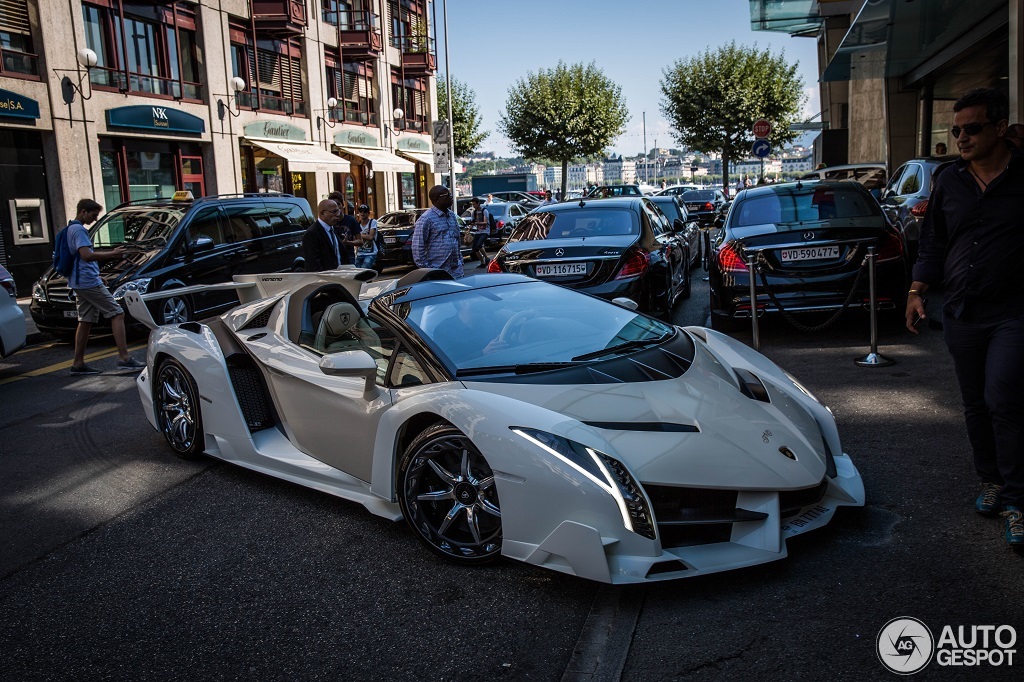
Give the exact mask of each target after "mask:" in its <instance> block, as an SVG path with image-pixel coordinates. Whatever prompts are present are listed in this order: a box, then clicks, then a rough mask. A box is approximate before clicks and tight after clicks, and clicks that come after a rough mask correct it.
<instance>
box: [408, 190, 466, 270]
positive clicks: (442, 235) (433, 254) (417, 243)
mask: <svg viewBox="0 0 1024 682" xmlns="http://www.w3.org/2000/svg"><path fill="white" fill-rule="evenodd" d="M428 196H429V197H430V203H431V204H433V208H429V209H427V210H426V211H425V212H424V213H423V215H421V216H420V218H419V220H417V221H416V227H414V228H413V233H412V259H413V261H414V262H415V263H416V267H418V268H436V269H439V270H447V271H448V272H449V273H451V276H452V277H454V278H455V279H460V278H461V277H462V276H463V275H464V273H463V270H462V248H461V247H462V231H461V230H460V229H459V221H458V220H457V219H456V217H455V214H454V213H453V212H452V211H451V207H452V193H451V192H449V191H448V188H447V187H444V186H443V185H434V186H433V187H432V188H431V189H430V193H429V195H428Z"/></svg>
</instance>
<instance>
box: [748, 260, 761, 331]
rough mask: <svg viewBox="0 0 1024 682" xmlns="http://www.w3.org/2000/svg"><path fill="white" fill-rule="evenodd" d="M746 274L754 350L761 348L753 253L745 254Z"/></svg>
mask: <svg viewBox="0 0 1024 682" xmlns="http://www.w3.org/2000/svg"><path fill="white" fill-rule="evenodd" d="M747 276H748V277H749V278H750V324H751V330H752V331H753V334H754V350H756V351H760V350H761V334H760V332H759V330H758V328H757V281H756V280H755V279H754V254H752V253H750V254H747Z"/></svg>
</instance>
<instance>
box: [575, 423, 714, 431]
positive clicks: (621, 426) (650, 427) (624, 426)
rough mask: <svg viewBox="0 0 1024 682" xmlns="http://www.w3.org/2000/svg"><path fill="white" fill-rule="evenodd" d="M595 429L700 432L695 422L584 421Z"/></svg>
mask: <svg viewBox="0 0 1024 682" xmlns="http://www.w3.org/2000/svg"><path fill="white" fill-rule="evenodd" d="M583 423H584V424H586V425H587V426H593V427H594V428H595V429H607V430H609V431H649V432H660V433H700V429H699V428H697V427H696V426H694V425H693V424H671V423H666V422H583Z"/></svg>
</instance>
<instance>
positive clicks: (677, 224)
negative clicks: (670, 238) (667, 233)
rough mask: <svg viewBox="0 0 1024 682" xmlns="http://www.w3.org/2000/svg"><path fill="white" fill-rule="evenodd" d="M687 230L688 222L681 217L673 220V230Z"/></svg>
mask: <svg viewBox="0 0 1024 682" xmlns="http://www.w3.org/2000/svg"><path fill="white" fill-rule="evenodd" d="M685 230H686V223H685V222H683V221H682V220H680V219H679V218H676V219H675V220H673V221H672V231H673V232H683V231H685Z"/></svg>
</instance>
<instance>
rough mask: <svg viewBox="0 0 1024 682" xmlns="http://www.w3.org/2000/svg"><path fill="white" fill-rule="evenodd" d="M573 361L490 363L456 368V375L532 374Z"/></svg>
mask: <svg viewBox="0 0 1024 682" xmlns="http://www.w3.org/2000/svg"><path fill="white" fill-rule="evenodd" d="M575 364H577V363H575V362H527V363H524V364H521V365H491V366H489V367H467V368H465V369H460V370H456V372H455V376H456V377H472V376H480V375H483V374H532V373H533V372H547V371H548V370H551V369H562V368H564V367H572V366H573V365H575Z"/></svg>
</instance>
